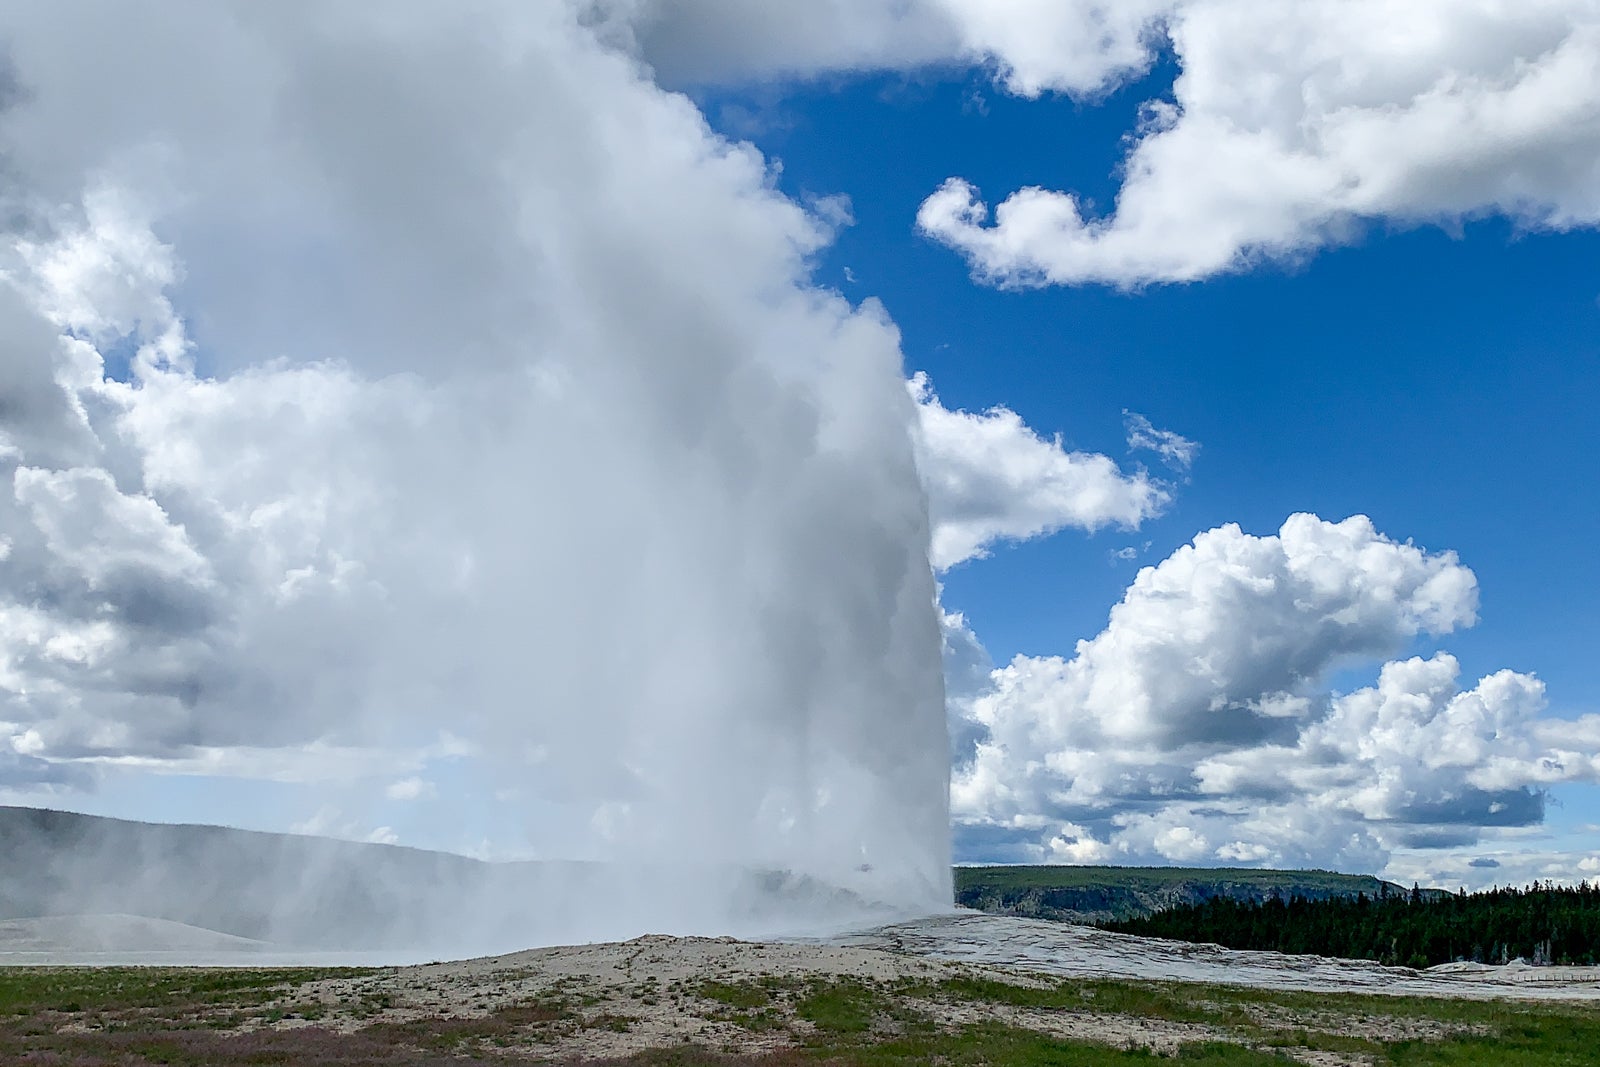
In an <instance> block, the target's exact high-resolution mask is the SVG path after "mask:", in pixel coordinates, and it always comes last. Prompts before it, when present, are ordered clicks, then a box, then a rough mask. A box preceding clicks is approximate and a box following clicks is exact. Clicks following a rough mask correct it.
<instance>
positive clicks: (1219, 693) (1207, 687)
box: [952, 515, 1600, 869]
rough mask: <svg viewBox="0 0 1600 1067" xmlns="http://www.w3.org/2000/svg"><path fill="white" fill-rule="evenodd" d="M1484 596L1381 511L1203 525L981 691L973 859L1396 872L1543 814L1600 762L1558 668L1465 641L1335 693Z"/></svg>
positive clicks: (1462, 572) (961, 817) (963, 801)
mask: <svg viewBox="0 0 1600 1067" xmlns="http://www.w3.org/2000/svg"><path fill="white" fill-rule="evenodd" d="M1476 610H1477V584H1476V580H1475V579H1474V576H1473V574H1472V572H1471V571H1470V570H1468V569H1467V568H1466V567H1464V566H1462V565H1461V564H1460V563H1459V562H1458V561H1457V559H1456V558H1455V556H1454V554H1453V553H1448V552H1443V553H1429V552H1426V551H1424V550H1422V549H1420V548H1418V547H1416V546H1414V545H1411V544H1409V543H1400V542H1396V541H1393V540H1391V539H1389V538H1386V537H1384V536H1383V535H1381V534H1380V533H1378V532H1377V531H1376V530H1375V529H1374V528H1373V526H1372V524H1371V522H1369V521H1368V520H1367V519H1365V518H1363V517H1359V516H1358V517H1355V518H1351V519H1347V520H1345V521H1344V522H1340V523H1331V522H1326V521H1324V520H1322V519H1319V518H1317V517H1315V516H1311V515H1296V516H1292V517H1291V518H1290V519H1289V520H1288V521H1286V522H1285V523H1284V525H1283V527H1282V529H1281V530H1280V531H1279V532H1278V533H1277V534H1276V535H1274V536H1268V537H1257V536H1252V535H1248V534H1245V533H1243V532H1242V531H1241V530H1239V529H1238V528H1237V527H1234V526H1224V527H1221V528H1219V529H1216V530H1211V531H1208V532H1206V533H1203V534H1201V535H1199V536H1198V537H1196V538H1195V540H1194V542H1193V544H1191V545H1188V546H1185V547H1184V548H1181V549H1179V550H1178V551H1177V552H1176V553H1174V554H1173V555H1172V556H1170V557H1169V558H1168V559H1166V560H1165V561H1163V562H1162V563H1160V564H1159V565H1157V566H1155V567H1147V568H1145V569H1144V570H1142V571H1140V573H1139V575H1138V577H1137V578H1136V579H1135V581H1134V583H1133V585H1132V586H1131V587H1130V588H1129V589H1128V591H1127V593H1126V595H1125V596H1124V597H1123V600H1122V602H1121V603H1120V604H1118V605H1117V606H1116V607H1115V608H1113V609H1112V612H1111V617H1110V620H1109V622H1108V624H1107V626H1106V628H1105V630H1103V631H1102V632H1101V633H1100V634H1099V635H1097V636H1096V637H1095V638H1093V639H1092V640H1089V641H1084V642H1080V643H1079V645H1078V648H1077V650H1076V653H1075V654H1074V655H1073V656H1072V657H1071V658H1062V657H1029V656H1018V657H1017V658H1016V659H1014V660H1013V661H1012V662H1011V663H1009V664H1007V665H1006V666H1004V667H1002V668H1000V669H999V670H995V671H993V672H992V674H991V676H990V684H989V686H988V687H987V688H986V689H984V688H979V689H977V690H975V691H974V690H972V689H971V687H970V686H969V687H967V690H966V691H965V692H964V693H963V698H962V703H961V704H960V705H959V707H958V708H957V711H958V713H959V714H960V715H964V716H965V717H966V718H967V719H969V720H970V722H969V723H968V724H965V726H964V728H965V729H966V730H967V732H968V733H970V734H971V735H972V736H973V737H974V738H976V743H975V746H974V747H973V750H972V753H971V755H970V756H969V757H968V758H967V760H966V761H965V763H963V764H961V765H960V766H958V770H957V773H956V775H955V779H954V782H953V785H952V804H953V810H954V814H955V816H956V818H957V820H958V822H960V823H961V824H963V829H962V831H961V839H962V841H963V848H962V850H961V851H960V852H958V855H963V856H964V855H965V854H967V853H968V852H973V853H976V852H979V851H985V850H986V851H988V852H990V853H991V854H1003V855H1010V856H1012V857H1014V858H1039V857H1050V856H1061V855H1065V854H1067V853H1064V852H1063V849H1065V848H1069V847H1072V846H1074V844H1075V843H1078V842H1087V843H1088V844H1085V845H1083V846H1082V847H1083V848H1084V849H1085V850H1086V851H1087V852H1091V853H1093V854H1095V855H1101V854H1113V853H1114V854H1115V855H1118V856H1121V857H1123V858H1124V861H1137V860H1143V861H1151V860H1156V861H1162V862H1196V861H1207V862H1218V861H1225V862H1236V863H1267V864H1273V865H1279V866H1282V865H1304V864H1307V863H1309V864H1313V865H1335V866H1347V867H1358V868H1365V869H1374V868H1376V867H1378V866H1381V865H1382V864H1383V862H1384V861H1385V859H1386V857H1387V856H1389V855H1390V854H1391V853H1393V852H1394V851H1395V850H1402V849H1406V848H1429V847H1445V846H1456V845H1463V844H1470V843H1471V842H1472V841H1474V840H1477V839H1479V838H1480V837H1481V836H1482V835H1483V834H1485V833H1488V832H1492V831H1494V830H1495V829H1496V828H1504V827H1519V826H1528V825H1533V824H1537V823H1538V822H1539V821H1541V820H1542V818H1543V814H1544V793H1543V790H1544V789H1545V788H1547V787H1549V786H1550V785H1553V784H1555V783H1559V782H1568V781H1595V780H1600V759H1597V758H1596V757H1595V756H1594V755H1593V753H1594V752H1595V748H1594V747H1593V746H1592V745H1591V744H1590V741H1591V739H1592V737H1593V736H1594V735H1595V732H1596V731H1600V717H1589V718H1586V719H1580V720H1576V721H1568V720H1561V719H1554V718H1549V717H1546V716H1544V715H1543V714H1542V712H1543V709H1544V690H1543V686H1542V684H1541V683H1540V682H1539V681H1538V680H1537V679H1535V678H1533V677H1531V676H1528V675H1524V674H1518V673H1515V672H1512V671H1501V672H1498V673H1495V674H1492V675H1490V676H1488V677H1486V678H1484V679H1482V680H1480V681H1479V682H1478V683H1477V684H1476V685H1474V686H1472V687H1470V688H1465V689H1463V688H1461V687H1459V686H1458V685H1457V676H1458V673H1459V667H1458V664H1457V663H1456V661H1455V660H1454V659H1453V658H1452V657H1450V656H1448V655H1444V654H1439V655H1436V656H1434V657H1432V658H1431V659H1421V658H1415V659H1410V660H1404V661H1398V662H1389V663H1387V664H1385V665H1384V666H1383V667H1382V669H1381V671H1380V673H1379V679H1378V682H1377V684H1376V685H1375V686H1374V687H1372V688H1366V689H1360V690H1357V691H1355V692H1353V693H1349V694H1345V695H1342V696H1341V695H1334V694H1329V693H1328V692H1327V691H1326V689H1325V686H1326V678H1327V676H1328V675H1329V673H1330V672H1331V671H1333V670H1334V669H1335V668H1337V667H1340V666H1347V665H1350V664H1352V663H1354V662H1358V661H1362V660H1369V661H1370V660H1378V659H1381V658H1383V657H1385V656H1388V655H1391V654H1393V653H1394V652H1396V651H1398V650H1400V649H1403V648H1404V647H1405V646H1406V645H1407V644H1408V643H1409V642H1410V641H1411V640H1412V639H1413V638H1415V637H1416V636H1417V635H1419V634H1434V635H1438V634H1444V633H1448V632H1449V631H1451V630H1454V629H1456V628H1457V627H1461V626H1470V625H1472V624H1473V622H1474V621H1475V620H1476ZM973 641H974V643H975V639H973ZM972 658H974V657H971V656H969V659H972ZM1069 825H1070V826H1071V827H1075V828H1076V829H1074V830H1071V831H1070V832H1069V831H1067V830H1064V829H1062V828H1063V827H1067V826H1069ZM1102 846H1103V849H1104V850H1110V851H1106V852H1102Z"/></svg>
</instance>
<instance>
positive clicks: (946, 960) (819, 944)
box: [0, 910, 1600, 1000]
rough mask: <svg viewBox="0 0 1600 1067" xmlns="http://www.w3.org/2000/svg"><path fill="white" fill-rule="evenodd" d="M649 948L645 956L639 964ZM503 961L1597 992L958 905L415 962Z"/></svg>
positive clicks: (532, 965) (104, 919) (282, 955)
mask: <svg viewBox="0 0 1600 1067" xmlns="http://www.w3.org/2000/svg"><path fill="white" fill-rule="evenodd" d="M641 946H647V947H648V951H647V952H646V951H645V949H644V948H642V947H641ZM645 957H648V965H647V966H646V965H644V964H641V963H640V961H641V959H644V958H645ZM401 962H408V961H404V960H401V959H398V958H397V957H396V956H395V955H394V954H393V953H384V954H378V953H373V954H363V953H350V952H341V953H322V954H318V953H310V954H308V953H305V952H303V951H296V952H285V951H282V950H279V949H277V948H276V947H275V946H273V945H271V944H268V943H265V942H261V941H251V940H248V939H246V938H240V937H233V936H231V935H228V934H222V933H217V932H215V931H211V930H203V929H200V928H198V927H193V926H185V925H183V924H181V923H174V922H167V921H164V920H159V919H148V918H143V917H140V916H129V915H93V916H54V917H50V918H42V919H12V920H0V965H39V966H68V965H113V964H121V965H142V964H155V965H179V964H182V965H208V966H234V967H238V966H245V967H250V966H283V965H290V964H304V965H317V966H326V965H335V964H337V965H352V966H361V965H388V964H395V963H401ZM441 968H443V970H441ZM507 969H515V970H520V971H530V970H531V971H534V972H540V973H543V974H545V975H546V976H548V977H550V978H551V979H552V980H553V979H556V978H560V977H580V976H587V977H588V978H591V979H596V980H600V979H606V978H608V977H611V976H618V975H626V976H627V977H629V978H631V979H633V980H638V979H641V978H643V977H644V976H645V975H646V974H647V973H648V974H650V975H654V976H655V977H656V978H657V979H659V980H660V981H663V982H668V981H672V980H674V979H679V978H688V977H694V978H698V979H706V978H713V977H715V978H719V979H722V980H729V979H733V978H738V977H759V976H761V975H769V974H770V975H778V976H784V975H797V974H817V975H830V974H831V975H844V974H854V975H861V976H868V977H877V978H895V977H904V976H908V975H915V976H919V977H928V976H932V975H936V974H938V973H941V972H949V973H969V972H971V971H973V970H981V971H984V972H995V973H1004V974H1009V975H1013V976H1019V977H1020V976H1022V975H1026V974H1029V973H1031V974H1035V975H1051V976H1061V977H1079V978H1138V979H1146V980H1158V981H1183V982H1206V983H1216V984H1225V985H1236V986H1251V987H1257V988H1263V989H1282V990H1305V991H1322V992H1350V993H1384V994H1394V995H1416V996H1433V997H1465V998H1474V999H1477V998H1490V997H1511V998H1518V999H1547V998H1548V999H1563V1000H1600V967H1530V966H1526V965H1520V964H1511V965H1508V966H1502V967H1489V966H1482V965H1475V964H1446V965H1444V966H1441V967H1434V968H1430V969H1428V970H1422V971H1419V970H1413V969H1411V968H1406V967H1382V966H1379V965H1378V964H1375V963H1371V962H1364V961H1359V960H1340V959H1330V958H1327V957H1322V956H1289V955H1283V954H1281V953H1276V952H1247V951H1239V950H1234V949H1225V948H1220V947H1218V946H1216V945H1193V944H1188V943H1185V942H1179V941H1164V940H1158V939H1154V938H1144V937H1132V936H1128V935H1125V934H1113V933H1109V932H1107V931H1104V930H1097V929H1095V928H1093V927H1088V926H1074V925H1070V924H1066V923H1054V922H1045V921H1040V920H1034V919H1023V918H1016V917H1012V916H1000V915H985V914H981V913H978V912H970V911H965V910H961V911H955V912H952V913H950V914H947V915H936V916H930V917H928V918H923V919H917V920H913V921H910V922H902V923H895V924H891V925H888V926H881V927H877V928H874V929H871V930H865V931H859V932H855V933H846V934H840V935H835V936H830V937H822V938H795V939H788V940H784V941H773V942H750V941H736V940H733V939H728V938H722V939H706V938H673V937H661V936H654V937H649V938H644V939H635V940H633V941H627V942H621V943H611V944H596V945H581V946H571V947H557V948H541V949H531V950H529V951H526V952H518V953H512V954H510V955H505V956H496V957H486V958H482V959H476V960H467V961H462V962H458V963H446V964H431V965H428V966H426V967H423V968H417V970H418V971H419V972H420V971H427V972H429V973H434V974H438V975H443V974H461V975H469V974H478V973H488V972H491V971H504V970H507ZM1019 972H1020V974H1019ZM402 973H405V972H402Z"/></svg>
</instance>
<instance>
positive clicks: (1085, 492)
mask: <svg viewBox="0 0 1600 1067" xmlns="http://www.w3.org/2000/svg"><path fill="white" fill-rule="evenodd" d="M910 389H911V395H912V397H913V398H914V399H915V400H916V402H917V410H918V414H919V425H920V433H919V435H918V439H917V460H918V465H919V466H920V468H921V470H922V477H923V482H924V484H925V485H926V486H927V489H928V510H929V515H930V518H931V519H932V522H933V550H932V559H933V564H934V566H935V567H937V568H938V569H940V570H945V569H948V568H950V567H953V566H955V565H956V564H957V563H960V562H962V561H964V560H969V559H974V558H980V557H983V556H986V555H988V551H989V547H990V546H991V545H993V544H994V543H996V542H998V541H1025V540H1028V539H1029V538H1033V537H1038V536H1041V535H1043V534H1048V533H1053V532H1055V531H1057V530H1061V529H1065V528H1067V527H1075V528H1077V529H1081V530H1089V531H1093V530H1098V529H1100V528H1101V527H1104V526H1116V527H1119V528H1122V529H1133V528H1135V527H1137V526H1138V525H1139V524H1140V523H1141V522H1143V521H1144V520H1145V519H1148V518H1150V517H1152V516H1154V515H1158V514H1160V513H1161V511H1162V509H1163V508H1165V507H1166V505H1167V504H1168V503H1169V502H1170V500H1171V493H1170V490H1169V489H1168V488H1167V487H1166V486H1164V485H1162V484H1161V483H1160V482H1158V481H1156V480H1154V479H1152V478H1151V477H1150V476H1149V475H1148V474H1147V473H1146V472H1144V471H1135V472H1133V473H1131V474H1130V473H1125V472H1124V471H1122V470H1121V469H1120V468H1119V467H1118V466H1117V464H1116V461H1115V460H1113V459H1111V458H1110V457H1108V456H1104V455H1101V454H1099V453H1095V452H1075V451H1074V452H1069V451H1067V450H1066V448H1064V447H1063V446H1062V443H1061V438H1060V436H1059V435H1057V436H1056V437H1054V438H1052V439H1049V440H1046V439H1045V438H1043V437H1040V436H1039V435H1038V434H1037V433H1035V432H1034V431H1033V430H1032V429H1030V428H1029V427H1028V426H1027V425H1026V424H1025V423H1024V422H1023V421H1022V418H1021V416H1019V415H1018V414H1017V413H1016V412H1014V411H1012V410H1010V409H1009V408H1005V407H993V408H990V409H989V410H987V411H984V412H979V413H976V414H974V413H972V412H967V411H959V410H957V411H951V410H949V409H947V408H946V407H945V406H944V405H943V404H942V403H940V402H939V397H938V396H937V394H935V393H934V391H933V386H932V384H931V383H930V382H929V381H928V378H927V376H926V375H924V374H920V373H919V374H917V375H915V376H913V377H912V379H911V382H910ZM1186 444H1187V442H1186Z"/></svg>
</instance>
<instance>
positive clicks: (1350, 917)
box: [1099, 882, 1600, 967]
mask: <svg viewBox="0 0 1600 1067" xmlns="http://www.w3.org/2000/svg"><path fill="white" fill-rule="evenodd" d="M1099 925H1100V926H1101V927H1102V928H1103V929H1106V930H1113V931H1116V932H1118V933H1124V934H1138V935H1140V936H1142V937H1165V938H1171V939H1173V940H1177V941H1194V942H1208V943H1212V944H1218V945H1223V946H1225V947H1227V948H1242V949H1269V950H1272V951H1274V952H1288V953H1295V954H1314V955H1319V956H1339V957H1344V958H1346V959H1366V960H1376V961H1377V962H1379V963H1384V964H1390V965H1399V966H1406V967H1431V966H1434V965H1436V964H1440V963H1451V962H1455V961H1458V960H1471V961H1475V962H1478V963H1505V962H1508V961H1510V960H1513V959H1518V958H1521V959H1523V960H1526V961H1527V962H1529V963H1533V964H1550V963H1557V964H1591V965H1592V964H1596V963H1600V888H1596V887H1595V886H1592V885H1588V884H1584V885H1579V886H1576V887H1567V886H1557V885H1554V884H1552V883H1545V884H1540V883H1539V882H1534V883H1533V884H1532V885H1530V886H1528V887H1527V888H1525V889H1517V888H1505V889H1501V888H1495V889H1489V890H1485V891H1482V892H1478V893H1467V892H1465V891H1464V890H1463V891H1462V892H1460V893H1454V894H1452V893H1448V892H1444V893H1441V892H1437V891H1425V890H1422V889H1420V888H1417V887H1415V886H1413V887H1412V890H1411V892H1410V893H1405V892H1396V893H1389V892H1386V891H1385V892H1380V893H1379V895H1378V896H1376V897H1369V896H1367V894H1365V893H1358V894H1357V895H1356V896H1354V897H1342V898H1336V899H1331V900H1306V899H1305V898H1303V897H1300V896H1290V897H1289V898H1288V899H1287V900H1285V899H1284V898H1283V897H1282V896H1281V895H1273V896H1271V897H1269V898H1268V899H1267V900H1265V901H1262V902H1252V901H1238V900H1232V899H1229V898H1227V897H1220V896H1219V897H1212V898H1211V899H1210V900H1207V901H1205V902H1203V903H1199V904H1193V905H1186V906H1182V907H1175V908H1169V909H1167V910H1165V911H1159V912H1156V913H1155V914H1153V915H1149V916H1146V917H1144V918H1140V919H1128V920H1124V921H1120V922H1104V923H1100V924H1099Z"/></svg>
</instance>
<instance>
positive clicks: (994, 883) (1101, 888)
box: [955, 866, 1403, 923]
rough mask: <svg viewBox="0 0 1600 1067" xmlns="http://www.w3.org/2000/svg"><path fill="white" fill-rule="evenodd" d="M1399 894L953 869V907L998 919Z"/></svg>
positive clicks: (1354, 878)
mask: <svg viewBox="0 0 1600 1067" xmlns="http://www.w3.org/2000/svg"><path fill="white" fill-rule="evenodd" d="M1380 887H1382V888H1385V889H1386V891H1387V892H1389V893H1400V892H1403V890H1402V889H1401V887H1400V886H1397V885H1394V884H1393V883H1389V882H1383V881H1381V880H1380V879H1377V878H1374V877H1372V876H1370V875H1354V874H1336V873H1334V872H1332V871H1263V870H1254V869H1247V868H1238V867H1214V868H1213V867H1049V866H1037V867H1034V866H1028V867H957V868H956V870H955V890H956V903H957V904H960V905H961V906H963V907H967V908H976V909H977V910H979V911H987V912H992V913H994V914H998V915H1024V916H1028V917H1029V918H1035V919H1053V920H1056V921H1059V922H1076V923H1103V922H1121V921H1126V920H1129V919H1137V918H1142V917H1144V916H1146V915H1150V914H1152V913H1154V912H1158V911H1163V910H1165V909H1167V908H1176V907H1186V906H1190V905H1195V904H1203V903H1205V902H1206V901H1208V900H1211V899H1212V898H1214V897H1220V898H1224V899H1228V900H1235V901H1240V902H1256V903H1258V902H1261V901H1266V900H1269V899H1271V898H1272V897H1273V896H1274V895H1275V894H1276V895H1277V896H1279V897H1282V898H1283V899H1285V900H1287V899H1288V898H1289V897H1291V896H1298V897H1301V898H1303V899H1305V900H1330V899H1334V898H1339V897H1353V896H1355V895H1356V894H1357V893H1366V894H1367V895H1368V896H1375V895H1377V894H1378V892H1379V890H1380Z"/></svg>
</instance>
